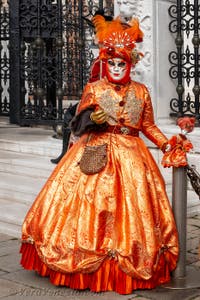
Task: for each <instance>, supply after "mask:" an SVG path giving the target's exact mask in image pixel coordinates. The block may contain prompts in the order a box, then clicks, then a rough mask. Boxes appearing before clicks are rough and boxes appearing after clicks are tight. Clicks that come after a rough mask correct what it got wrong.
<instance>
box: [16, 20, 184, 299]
mask: <svg viewBox="0 0 200 300" xmlns="http://www.w3.org/2000/svg"><path fill="white" fill-rule="evenodd" d="M94 22H95V26H96V28H97V31H98V30H99V32H100V33H102V32H103V35H102V36H103V47H102V48H101V49H100V58H101V59H104V60H105V61H106V65H107V73H106V77H105V78H103V79H102V80H99V81H96V82H93V83H88V84H87V85H86V87H85V89H84V92H83V95H82V99H81V101H80V103H79V106H78V110H77V114H76V116H75V118H74V120H73V122H72V129H73V131H74V133H75V134H76V135H79V136H80V138H79V139H78V141H77V142H76V143H75V144H74V145H73V146H72V147H71V148H70V149H69V150H68V152H67V153H66V154H65V156H64V157H63V158H62V160H61V161H60V162H59V164H58V165H57V166H56V168H55V170H54V171H53V173H52V174H51V176H50V177H49V179H48V180H47V182H46V184H45V185H44V187H43V189H42V190H41V192H40V193H39V195H38V197H37V198H36V200H35V202H34V203H33V205H32V207H31V208H30V210H29V212H28V214H27V216H26V218H25V220H24V224H23V228H22V246H21V254H22V259H21V264H22V265H23V267H24V268H26V269H29V270H36V271H37V272H38V273H39V274H40V275H42V276H49V277H50V280H51V282H52V283H53V284H55V285H64V286H68V287H70V288H73V289H87V288H89V289H90V290H92V291H95V292H99V291H116V292H118V293H120V294H128V293H131V292H132V290H135V289H146V288H154V287H155V286H157V285H160V284H162V283H165V282H167V281H169V280H170V272H171V271H172V270H173V269H174V268H175V267H176V261H177V256H178V238H177V230H176V226H175V222H174V218H173V214H172V210H171V207H170V204H169V200H168V198H167V195H166V191H165V183H164V180H163V178H162V175H161V173H160V171H159V169H158V167H157V165H156V163H155V161H154V159H153V157H152V155H151V154H150V151H149V150H148V148H147V147H146V145H145V144H144V142H143V140H142V139H141V138H140V137H139V132H140V131H141V132H142V133H143V134H144V135H146V137H147V138H149V139H150V140H151V141H152V142H154V143H155V144H156V145H157V146H158V147H159V148H160V149H162V150H163V151H164V148H165V146H166V144H167V142H168V140H167V138H166V137H165V136H164V135H163V134H162V133H161V131H160V130H159V129H158V127H157V126H156V125H155V123H154V118H153V110H152V104H151V99H150V96H149V93H148V90H147V88H146V87H145V86H144V85H143V84H141V83H137V82H134V81H132V80H130V66H131V63H132V57H131V55H132V50H133V49H134V47H135V41H136V39H137V38H138V35H140V36H141V34H142V33H141V31H140V30H139V27H138V24H137V22H136V23H135V27H134V26H133V28H132V31H131V30H128V31H127V32H126V30H125V31H124V30H123V31H121V30H120V29H119V30H118V31H116V32H111V33H110V32H109V33H108V34H107V35H106V33H105V31H104V29H102V26H104V23H103V19H102V17H101V18H100V19H99V18H97V19H95V21H94ZM100 38H101V36H100ZM112 68H113V70H114V68H121V70H122V73H121V74H123V76H122V78H121V79H120V80H118V79H114V77H115V76H116V77H117V76H118V74H115V72H117V71H114V72H113V73H112V72H111V70H112ZM113 76H114V77H113ZM99 112H100V113H99ZM99 116H100V117H99ZM102 116H103V117H102ZM102 118H106V121H105V120H104V121H103V122H102ZM86 144H89V145H90V146H95V145H101V144H106V145H107V164H106V165H105V167H104V169H103V170H101V171H100V172H98V173H95V174H89V175H87V174H85V173H83V172H82V171H81V169H80V160H81V157H82V154H83V152H84V149H85V146H86Z"/></svg>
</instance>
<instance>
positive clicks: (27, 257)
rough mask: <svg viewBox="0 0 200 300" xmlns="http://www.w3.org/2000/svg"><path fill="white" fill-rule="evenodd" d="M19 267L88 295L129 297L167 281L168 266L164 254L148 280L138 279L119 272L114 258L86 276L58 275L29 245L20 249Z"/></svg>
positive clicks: (74, 274)
mask: <svg viewBox="0 0 200 300" xmlns="http://www.w3.org/2000/svg"><path fill="white" fill-rule="evenodd" d="M20 253H21V254H22V258H21V265H22V266H23V267H24V268H25V269H27V270H35V271H37V272H38V274H39V275H41V276H43V277H46V276H48V277H49V278H50V281H51V283H52V284H54V285H57V286H59V285H61V286H67V287H70V288H72V289H78V290H84V289H90V290H91V291H92V292H104V291H115V292H117V293H119V294H130V293H131V292H132V291H133V290H137V289H152V288H155V287H156V286H158V285H160V284H163V283H165V282H168V281H169V280H170V272H169V267H168V265H167V264H166V263H165V259H164V255H163V256H161V258H160V261H159V268H158V269H157V272H156V273H155V274H154V276H153V278H151V279H150V280H138V279H134V278H132V277H131V276H129V275H127V274H126V273H124V272H123V271H122V270H120V269H119V267H118V264H117V262H116V261H115V260H114V259H108V260H105V261H104V262H103V264H102V265H101V267H100V268H99V269H98V270H97V271H95V272H93V273H89V274H83V273H61V272H59V271H54V270H51V269H49V268H48V266H46V265H45V264H44V263H43V262H42V261H41V259H40V258H39V256H38V254H37V251H36V249H35V247H34V245H32V244H28V243H23V244H22V246H21V249H20Z"/></svg>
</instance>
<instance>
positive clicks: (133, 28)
mask: <svg viewBox="0 0 200 300" xmlns="http://www.w3.org/2000/svg"><path fill="white" fill-rule="evenodd" d="M92 22H93V24H94V27H95V31H96V36H97V38H98V40H99V43H100V44H103V43H104V40H105V39H106V38H108V36H109V35H110V34H112V33H113V32H122V31H124V32H127V33H128V35H129V36H130V37H131V38H132V40H134V42H136V43H139V42H142V40H143V32H142V31H141V29H140V27H139V21H138V19H136V18H133V19H132V20H131V21H130V23H129V24H123V23H122V22H121V21H120V18H119V17H118V18H116V19H114V20H112V21H106V20H105V18H104V17H103V16H101V15H96V16H94V17H93V19H92ZM124 25H126V26H124Z"/></svg>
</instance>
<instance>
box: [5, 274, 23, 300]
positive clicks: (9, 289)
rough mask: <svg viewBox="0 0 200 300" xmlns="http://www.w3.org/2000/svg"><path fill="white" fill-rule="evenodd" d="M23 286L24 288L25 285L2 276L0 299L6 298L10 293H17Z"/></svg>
mask: <svg viewBox="0 0 200 300" xmlns="http://www.w3.org/2000/svg"><path fill="white" fill-rule="evenodd" d="M21 288H23V286H20V285H19V284H17V283H14V282H12V281H10V280H6V279H3V278H0V291H1V292H0V299H5V298H6V297H7V296H10V295H16V294H17V291H18V290H20V289H21ZM6 299H7V298H6ZM18 299H20V298H18Z"/></svg>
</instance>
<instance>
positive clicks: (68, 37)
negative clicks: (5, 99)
mask: <svg viewBox="0 0 200 300" xmlns="http://www.w3.org/2000/svg"><path fill="white" fill-rule="evenodd" d="M9 3H10V70H11V72H10V121H11V123H17V124H21V125H25V124H31V123H36V124H37V123H39V124H48V125H53V124H55V123H62V122H63V114H64V111H65V109H66V107H68V105H69V100H70V101H72V100H79V99H80V95H81V93H82V89H83V87H84V85H85V83H86V82H87V80H88V75H89V69H90V65H91V62H92V60H93V58H94V57H93V52H92V50H91V46H92V44H93V42H92V39H91V36H92V28H89V26H88V24H87V22H86V21H85V19H84V18H82V17H83V16H84V17H86V18H88V19H91V17H92V16H93V15H94V13H95V11H96V10H97V9H99V8H103V7H104V8H106V10H107V13H108V14H110V15H111V14H112V13H113V1H103V0H102V1H89V0H88V1H87V0H84V1H80V0H79V1H75V0H74V1H67V0H20V1H16V0H10V1H9Z"/></svg>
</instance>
